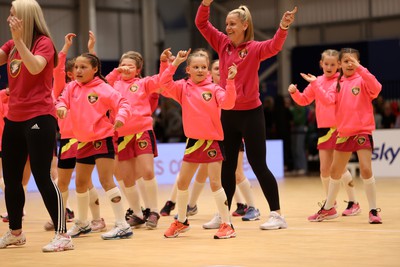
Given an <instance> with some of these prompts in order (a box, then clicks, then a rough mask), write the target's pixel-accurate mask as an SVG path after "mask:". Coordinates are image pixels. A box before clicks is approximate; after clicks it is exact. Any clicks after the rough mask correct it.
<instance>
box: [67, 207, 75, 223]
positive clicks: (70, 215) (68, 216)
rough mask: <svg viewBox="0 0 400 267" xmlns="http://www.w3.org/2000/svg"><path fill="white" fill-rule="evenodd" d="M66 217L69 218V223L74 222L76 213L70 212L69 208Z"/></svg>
mask: <svg viewBox="0 0 400 267" xmlns="http://www.w3.org/2000/svg"><path fill="white" fill-rule="evenodd" d="M65 217H66V218H67V222H73V221H74V218H75V213H74V211H73V210H70V209H69V208H66V209H65Z"/></svg>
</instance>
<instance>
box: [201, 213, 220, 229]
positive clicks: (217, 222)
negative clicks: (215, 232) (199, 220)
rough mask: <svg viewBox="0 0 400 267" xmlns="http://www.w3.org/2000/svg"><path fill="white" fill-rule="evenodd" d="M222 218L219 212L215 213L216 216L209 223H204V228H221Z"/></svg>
mask: <svg viewBox="0 0 400 267" xmlns="http://www.w3.org/2000/svg"><path fill="white" fill-rule="evenodd" d="M221 223H222V219H221V216H219V214H218V213H215V215H214V217H213V218H212V219H211V221H209V222H208V223H205V224H203V228H204V229H219V227H220V226H221Z"/></svg>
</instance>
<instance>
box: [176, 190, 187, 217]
mask: <svg viewBox="0 0 400 267" xmlns="http://www.w3.org/2000/svg"><path fill="white" fill-rule="evenodd" d="M176 197H177V203H176V204H177V206H178V208H177V209H178V221H180V222H181V223H184V222H185V221H186V206H187V203H188V201H189V190H179V189H177V192H176Z"/></svg>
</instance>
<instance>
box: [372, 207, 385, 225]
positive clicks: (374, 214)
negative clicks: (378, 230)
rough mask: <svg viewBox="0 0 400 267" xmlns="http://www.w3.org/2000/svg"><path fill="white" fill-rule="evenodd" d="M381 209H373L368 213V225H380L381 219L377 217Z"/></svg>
mask: <svg viewBox="0 0 400 267" xmlns="http://www.w3.org/2000/svg"><path fill="white" fill-rule="evenodd" d="M380 211H381V209H374V210H370V211H369V223H370V224H381V223H382V219H381V216H379V212H380Z"/></svg>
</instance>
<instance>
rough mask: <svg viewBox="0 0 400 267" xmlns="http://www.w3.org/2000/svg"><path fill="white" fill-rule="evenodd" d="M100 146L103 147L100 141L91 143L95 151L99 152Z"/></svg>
mask: <svg viewBox="0 0 400 267" xmlns="http://www.w3.org/2000/svg"><path fill="white" fill-rule="evenodd" d="M102 145H103V142H101V141H94V142H93V147H94V149H96V150H99V149H100V148H101V147H102Z"/></svg>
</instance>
